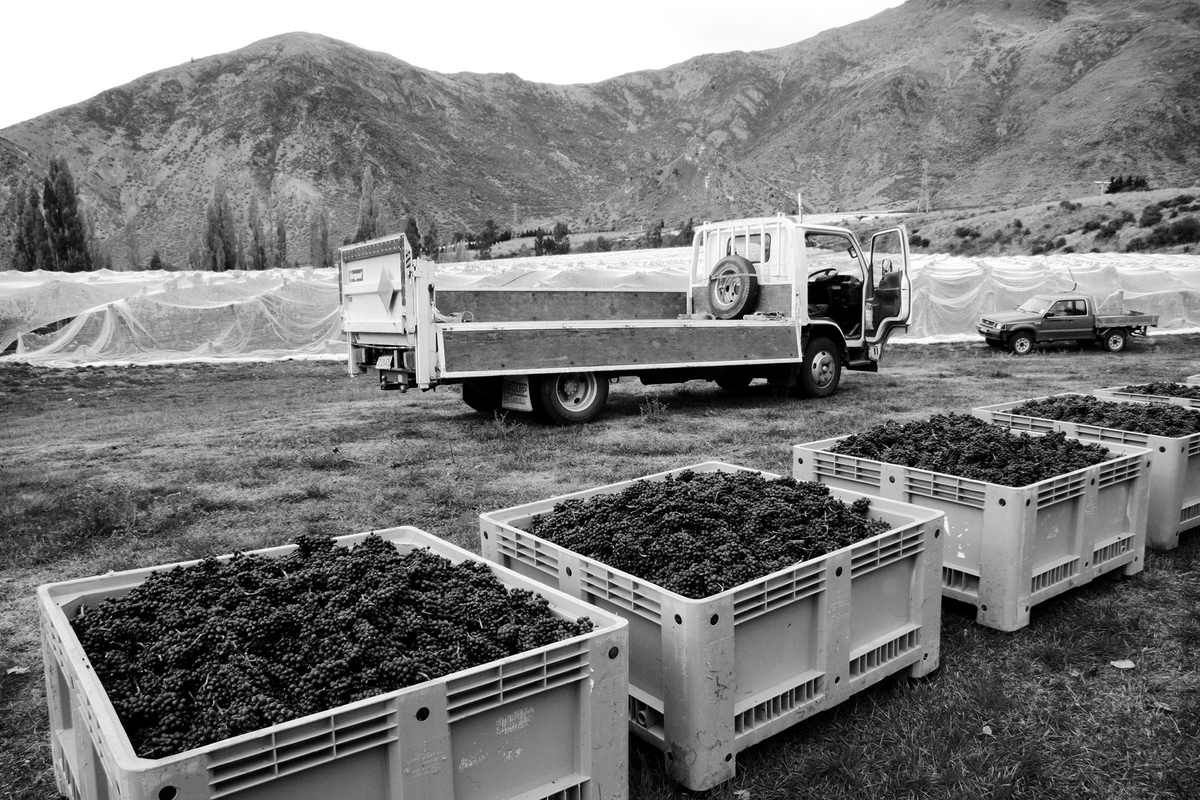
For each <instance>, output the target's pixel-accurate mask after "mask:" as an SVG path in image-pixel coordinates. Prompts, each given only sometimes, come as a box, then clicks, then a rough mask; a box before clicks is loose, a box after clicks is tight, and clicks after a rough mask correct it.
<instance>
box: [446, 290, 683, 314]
mask: <svg viewBox="0 0 1200 800" xmlns="http://www.w3.org/2000/svg"><path fill="white" fill-rule="evenodd" d="M434 304H435V305H436V306H437V310H438V311H439V312H441V313H442V314H454V313H458V312H464V311H469V312H470V313H471V319H472V320H473V321H475V322H519V321H560V320H576V319H584V320H594V319H675V318H676V317H677V316H679V315H680V314H685V313H687V294H686V293H684V292H682V291H677V292H663V291H621V290H611V291H601V290H590V289H439V290H438V291H437V294H436V296H435V298H434Z"/></svg>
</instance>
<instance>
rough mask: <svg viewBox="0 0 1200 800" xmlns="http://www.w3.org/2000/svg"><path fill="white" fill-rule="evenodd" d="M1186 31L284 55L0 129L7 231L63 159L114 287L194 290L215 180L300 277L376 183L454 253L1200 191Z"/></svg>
mask: <svg viewBox="0 0 1200 800" xmlns="http://www.w3.org/2000/svg"><path fill="white" fill-rule="evenodd" d="M1195 8H1196V7H1195V3H1193V2H1190V0H1141V1H1140V2H1136V3H1131V4H1126V3H1122V2H1116V0H1094V1H1089V2H1070V3H1066V2H1058V3H1054V2H1050V3H1047V2H1034V0H1020V1H1017V0H1014V2H1007V3H991V2H982V0H963V2H946V0H910V2H908V3H905V4H904V5H902V6H898V7H895V8H892V9H888V10H885V11H883V12H880V13H879V14H877V15H875V16H873V17H871V18H869V19H867V20H863V21H861V22H857V23H854V24H852V25H848V26H844V27H842V28H836V29H832V30H828V31H824V32H822V33H819V34H817V35H816V36H813V37H810V38H809V39H805V40H803V41H801V42H796V43H793V44H789V45H784V46H782V47H778V48H772V49H770V50H763V51H753V52H744V51H728V52H725V53H710V54H702V55H698V56H695V57H692V58H690V59H687V60H685V61H682V62H679V63H678V64H674V65H671V66H668V67H665V68H662V69H656V70H639V71H635V72H630V73H625V74H623V75H618V76H614V77H613V78H609V79H606V80H604V81H599V82H596V83H583V84H546V83H535V82H531V81H526V80H524V79H522V78H520V77H519V76H517V75H515V74H513V73H462V72H460V73H438V72H435V71H432V70H427V69H423V68H421V67H417V66H414V65H412V64H410V63H408V62H406V61H403V60H401V59H399V58H396V57H394V56H391V55H389V54H386V53H381V52H378V51H370V50H365V49H363V48H359V47H356V46H354V45H351V44H347V43H344V42H340V41H338V40H336V39H332V38H330V37H327V36H324V35H322V34H316V33H303V32H299V33H296V32H293V33H287V34H280V35H277V36H272V37H268V38H266V39H262V40H259V41H257V42H254V43H252V44H250V45H248V46H246V47H244V48H240V49H238V50H233V51H229V52H227V53H219V54H214V55H211V56H206V57H204V58H199V59H194V60H192V61H189V62H185V63H182V64H179V65H176V66H174V67H170V68H167V69H164V70H159V71H157V72H153V73H150V74H148V75H145V76H142V77H140V78H137V79H135V80H134V81H131V82H129V83H127V84H124V85H122V86H119V87H114V88H113V89H110V90H107V91H105V92H102V93H100V94H98V95H96V96H95V97H93V98H90V99H89V100H87V101H84V102H82V103H78V104H75V105H72V106H67V107H65V108H62V109H58V110H56V111H53V112H48V113H47V114H43V115H40V116H38V117H35V118H34V119H32V120H27V121H25V122H23V123H19V124H17V125H14V126H10V127H8V128H5V129H3V130H0V212H2V211H3V210H4V209H5V208H6V206H7V207H11V204H12V202H13V194H14V190H15V188H16V187H17V186H19V185H21V183H22V182H23V181H25V180H28V179H29V178H30V177H32V176H36V175H38V173H39V170H41V171H42V172H44V166H45V163H46V162H48V160H49V158H50V157H51V156H53V155H56V154H61V155H65V156H66V157H67V159H68V161H69V162H70V163H71V166H72V169H73V171H74V172H75V175H76V179H77V182H78V183H79V186H80V190H81V194H82V196H83V197H84V198H85V200H86V202H87V206H88V209H89V213H90V215H91V217H92V219H93V220H94V226H95V230H96V234H97V236H98V238H100V239H101V240H104V241H105V242H106V243H107V247H108V248H109V250H110V251H111V252H112V254H113V257H114V261H115V262H117V264H118V265H121V264H124V263H128V262H131V261H132V262H134V263H138V264H141V265H144V263H145V261H146V260H148V258H149V256H150V253H151V252H152V251H153V250H159V251H160V252H161V253H162V254H163V257H164V258H165V259H166V261H167V262H168V263H170V264H174V265H183V264H185V263H186V261H187V258H188V254H189V252H190V251H193V250H195V248H196V247H197V246H198V236H199V233H200V229H201V228H202V226H203V219H204V207H205V205H206V203H207V201H208V198H209V196H210V195H211V192H212V189H213V186H214V184H215V183H216V182H217V181H218V180H220V181H223V182H224V184H225V185H226V186H227V187H228V190H229V193H230V197H231V199H232V200H233V202H234V205H235V207H236V208H237V209H238V210H239V213H241V212H243V211H244V210H245V208H246V207H247V205H248V203H249V200H250V198H251V197H252V196H253V197H255V198H257V199H258V202H259V203H260V204H261V205H262V206H263V207H264V208H265V209H266V211H267V214H268V216H272V217H275V216H277V217H278V218H280V219H281V220H282V221H283V223H284V228H285V230H286V233H287V239H288V242H289V247H288V250H289V253H288V255H289V259H295V260H299V261H301V262H304V261H307V260H308V258H307V256H308V252H309V245H308V226H309V217H310V216H311V214H312V213H313V211H314V210H317V209H320V208H324V209H326V210H327V212H328V214H329V217H330V230H331V239H332V243H334V244H336V243H339V242H340V241H341V239H342V237H344V236H347V235H349V234H350V233H352V232H353V230H354V228H355V221H356V215H357V207H358V196H359V181H360V180H361V176H362V171H363V169H364V166H365V165H366V164H370V165H371V167H372V170H373V172H374V178H375V186H376V196H377V202H378V204H379V207H380V223H381V226H382V227H383V228H384V229H387V230H395V229H401V228H402V227H403V219H404V217H405V216H407V215H408V214H410V213H412V214H415V215H416V216H417V218H418V220H419V222H420V224H421V227H422V229H424V228H425V227H426V226H427V225H428V224H429V221H430V220H436V221H437V224H438V227H439V229H440V230H441V231H442V233H443V238H448V234H449V232H450V231H452V230H459V229H470V230H477V229H478V228H479V226H480V225H481V223H482V222H483V220H484V219H486V218H489V217H490V218H494V219H496V220H497V221H498V222H499V223H500V224H501V225H502V226H505V225H510V224H513V223H514V222H515V223H516V224H517V225H518V226H520V225H522V224H523V223H533V222H539V221H545V220H551V219H567V220H569V221H571V222H572V223H573V224H574V225H577V226H586V227H592V228H600V227H607V226H613V225H630V224H639V223H641V222H644V221H646V220H649V219H657V218H659V217H665V218H667V219H668V220H674V219H678V218H681V217H687V216H694V217H698V218H701V217H707V218H718V217H722V216H730V215H736V214H745V213H771V212H773V211H776V210H792V209H794V206H795V191H796V190H797V189H803V191H804V197H805V200H806V205H808V204H809V203H812V204H813V206H815V207H820V208H830V207H834V206H840V207H843V208H844V207H847V206H859V207H861V206H880V205H891V206H897V205H909V206H911V205H912V204H914V203H915V202H916V201H917V200H918V198H919V197H920V194H921V184H922V177H923V173H924V176H925V178H926V180H927V181H928V185H929V192H930V195H931V196H932V199H933V201H934V203H935V205H954V204H972V203H974V204H978V203H987V202H1008V201H1021V200H1031V199H1040V198H1042V197H1043V196H1045V197H1051V196H1055V197H1061V196H1063V195H1064V193H1066V194H1069V193H1070V192H1072V191H1078V190H1079V189H1080V188H1083V187H1087V188H1090V181H1091V180H1092V179H1102V178H1105V177H1108V175H1110V174H1117V173H1126V172H1137V173H1142V174H1148V175H1150V176H1151V177H1152V179H1153V180H1155V181H1156V182H1158V183H1159V185H1162V184H1164V183H1174V184H1185V183H1194V182H1195V178H1196V168H1195V167H1194V166H1191V165H1192V164H1195V163H1198V161H1197V159H1200V101H1198V99H1197V96H1196V94H1197V93H1196V91H1195V89H1194V88H1193V87H1194V86H1196V85H1200V59H1196V58H1195V57H1194V56H1195V54H1197V53H1200V23H1198V22H1197V21H1196V19H1194V17H1195V16H1200V15H1195V14H1194V12H1195ZM1188 12H1192V13H1190V14H1189V13H1188ZM22 153H24V155H22ZM923 162H924V164H925V166H924V168H923V167H922V163H923ZM8 217H9V215H7V214H3V213H0V265H3V264H4V263H5V260H6V250H5V246H6V245H7V243H8V239H9V238H10V237H9V236H8V235H7V233H8V232H7V230H6V229H5V228H4V227H3V226H4V222H3V221H2V220H6V219H8Z"/></svg>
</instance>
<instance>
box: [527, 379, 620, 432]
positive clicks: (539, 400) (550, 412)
mask: <svg viewBox="0 0 1200 800" xmlns="http://www.w3.org/2000/svg"><path fill="white" fill-rule="evenodd" d="M536 380H537V388H536V391H535V393H534V399H535V403H534V408H535V409H536V410H537V411H538V412H540V414H541V415H542V416H543V417H545V418H546V419H547V420H549V421H550V422H553V423H555V424H556V425H579V424H581V423H584V422H591V421H592V420H594V419H595V418H596V417H598V416H599V415H600V412H601V411H602V410H603V409H604V404H605V403H607V402H608V377H607V376H606V375H600V374H598V373H595V372H563V373H560V374H558V375H543V376H541V377H539V378H537V379H536Z"/></svg>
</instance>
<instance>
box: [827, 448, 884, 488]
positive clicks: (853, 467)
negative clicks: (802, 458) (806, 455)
mask: <svg viewBox="0 0 1200 800" xmlns="http://www.w3.org/2000/svg"><path fill="white" fill-rule="evenodd" d="M810 455H811V457H812V459H813V461H814V462H815V467H816V473H817V479H818V480H820V479H821V478H840V479H841V480H844V481H854V482H855V483H865V484H866V485H867V486H874V487H876V488H878V487H879V478H880V476H881V475H882V472H881V470H880V467H879V463H878V462H871V461H866V460H863V459H861V458H854V457H853V456H844V455H841V454H839V453H826V452H823V451H819V452H815V453H811V454H810Z"/></svg>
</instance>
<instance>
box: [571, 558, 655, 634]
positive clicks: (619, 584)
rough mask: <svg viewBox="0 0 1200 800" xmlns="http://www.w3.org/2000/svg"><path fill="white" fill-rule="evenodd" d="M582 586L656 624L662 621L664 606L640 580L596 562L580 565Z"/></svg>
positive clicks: (586, 590) (594, 595)
mask: <svg viewBox="0 0 1200 800" xmlns="http://www.w3.org/2000/svg"><path fill="white" fill-rule="evenodd" d="M578 570H579V579H580V586H581V588H582V589H583V590H584V591H585V592H587V593H589V594H590V595H592V596H593V597H597V598H601V599H603V600H607V601H609V602H610V603H612V604H613V605H615V606H620V607H621V608H623V609H625V610H626V611H631V612H633V613H634V614H637V615H638V616H640V617H644V618H646V619H647V620H649V621H650V622H653V623H654V624H655V625H659V624H661V623H662V606H661V605H660V604H659V602H658V600H657V599H656V598H654V597H651V596H650V595H649V594H648V593H647V591H646V589H645V586H644V585H643V584H641V583H639V582H638V581H635V580H633V579H631V578H627V577H625V576H623V575H618V574H616V573H614V572H611V571H609V570H606V569H604V568H603V567H600V566H598V565H595V564H580V565H579V567H578Z"/></svg>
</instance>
